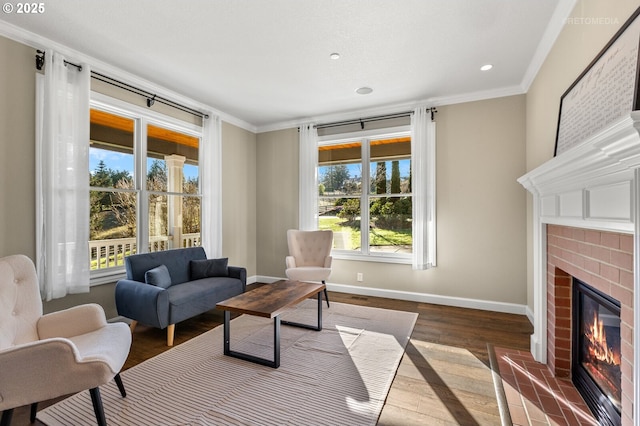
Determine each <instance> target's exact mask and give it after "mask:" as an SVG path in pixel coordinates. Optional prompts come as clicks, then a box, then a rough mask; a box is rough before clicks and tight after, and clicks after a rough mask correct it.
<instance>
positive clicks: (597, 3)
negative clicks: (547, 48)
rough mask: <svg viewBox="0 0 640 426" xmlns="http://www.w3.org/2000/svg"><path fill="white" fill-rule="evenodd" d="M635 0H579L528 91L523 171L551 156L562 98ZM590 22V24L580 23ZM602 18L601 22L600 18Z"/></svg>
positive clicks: (529, 288)
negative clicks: (525, 165)
mask: <svg viewBox="0 0 640 426" xmlns="http://www.w3.org/2000/svg"><path fill="white" fill-rule="evenodd" d="M638 6H640V2H639V1H638V0H615V1H603V0H581V1H578V3H577V5H576V7H575V8H574V10H573V12H572V14H571V19H569V20H567V24H565V26H564V28H563V30H562V32H561V34H560V36H559V37H558V39H557V40H556V42H555V44H554V46H553V49H552V50H551V52H550V53H549V55H548V56H547V58H546V60H545V62H544V64H543V65H542V67H541V69H540V71H539V72H538V74H537V76H536V78H535V80H534V82H533V84H532V85H531V87H530V89H529V91H528V92H527V115H526V122H527V136H526V156H527V171H529V170H532V169H535V168H536V167H537V166H539V165H541V164H542V163H544V162H545V161H547V160H549V159H551V158H552V157H553V151H554V147H555V138H556V129H557V125H558V112H559V107H560V98H561V97H562V94H563V93H564V92H565V91H566V90H567V89H568V88H569V86H571V84H572V83H573V82H574V81H575V79H576V78H578V76H579V75H580V74H581V73H582V72H583V71H584V69H585V68H586V67H587V66H588V65H589V63H591V61H592V60H593V59H594V58H595V57H596V55H597V54H598V53H599V52H600V51H601V50H602V48H604V46H605V45H606V44H607V43H608V42H609V40H610V39H611V38H612V37H613V35H614V34H615V33H616V31H618V30H619V29H620V28H621V27H622V25H623V24H624V23H625V21H626V20H627V19H628V18H629V17H630V16H631V14H632V13H633V12H634V11H635V10H636V9H637V8H638ZM580 18H589V19H580ZM600 18H604V19H600ZM531 203H532V200H531V197H530V196H528V198H527V223H528V226H527V229H528V232H527V240H528V244H527V247H528V251H529V252H528V255H527V259H528V262H527V266H528V268H527V269H528V273H527V300H528V306H529V308H530V309H533V272H532V257H533V255H532V253H531V247H532V244H533V243H532V236H531V227H532V225H531V220H532V219H531V209H532V206H531Z"/></svg>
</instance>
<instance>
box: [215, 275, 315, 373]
mask: <svg viewBox="0 0 640 426" xmlns="http://www.w3.org/2000/svg"><path fill="white" fill-rule="evenodd" d="M324 289H325V285H324V284H312V283H305V282H300V281H277V282H275V283H273V284H267V285H263V286H261V287H258V288H256V289H255V290H251V291H248V292H246V293H243V294H240V295H238V296H235V297H232V298H230V299H227V300H224V301H222V302H220V303H218V304H217V305H216V307H217V308H218V309H221V310H223V311H224V354H225V355H228V356H232V357H234V358H239V359H243V360H245V361H251V362H255V363H258V364H262V365H266V366H268V367H273V368H278V367H280V324H285V325H290V326H294V327H302V328H307V329H310V330H315V331H320V330H322V291H323V290H324ZM314 294H315V295H317V296H318V325H309V324H301V323H297V322H291V321H281V320H280V314H282V313H283V312H285V311H286V310H287V309H288V308H290V307H292V306H295V305H297V304H298V303H300V302H302V301H303V300H305V299H308V298H309V297H311V296H313V295H314ZM231 312H235V313H238V314H249V315H255V316H258V317H265V318H273V360H270V359H267V358H261V357H257V356H254V355H250V354H247V353H243V352H237V351H232V350H231V348H230V339H231V330H230V328H231V321H230V320H231Z"/></svg>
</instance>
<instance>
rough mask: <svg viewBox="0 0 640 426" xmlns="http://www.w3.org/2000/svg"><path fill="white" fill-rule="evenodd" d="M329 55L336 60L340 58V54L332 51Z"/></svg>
mask: <svg viewBox="0 0 640 426" xmlns="http://www.w3.org/2000/svg"><path fill="white" fill-rule="evenodd" d="M329 57H330V58H331V59H333V60H334V61H335V60H336V59H340V54H339V53H332V54H331V55H329Z"/></svg>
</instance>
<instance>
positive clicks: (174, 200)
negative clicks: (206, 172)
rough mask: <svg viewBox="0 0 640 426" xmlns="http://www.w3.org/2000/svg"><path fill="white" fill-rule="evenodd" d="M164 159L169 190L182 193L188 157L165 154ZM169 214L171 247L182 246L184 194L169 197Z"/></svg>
mask: <svg viewBox="0 0 640 426" xmlns="http://www.w3.org/2000/svg"><path fill="white" fill-rule="evenodd" d="M164 160H165V162H166V164H167V192H169V193H170V194H181V193H182V181H183V178H184V162H185V160H186V157H184V156H182V155H176V154H172V155H165V157H164ZM167 215H168V218H167V233H168V234H169V239H170V240H171V241H172V244H171V247H172V248H180V247H181V246H182V196H180V195H169V196H168V197H167Z"/></svg>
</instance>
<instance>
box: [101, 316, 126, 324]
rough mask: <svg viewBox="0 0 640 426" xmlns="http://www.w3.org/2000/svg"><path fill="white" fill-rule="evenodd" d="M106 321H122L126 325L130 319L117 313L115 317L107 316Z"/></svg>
mask: <svg viewBox="0 0 640 426" xmlns="http://www.w3.org/2000/svg"><path fill="white" fill-rule="evenodd" d="M107 322H108V323H114V322H124V323H125V324H127V325H129V324H131V320H130V319H129V318H126V317H123V316H122V315H118V316H117V317H113V318H109V319H108V320H107Z"/></svg>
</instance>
